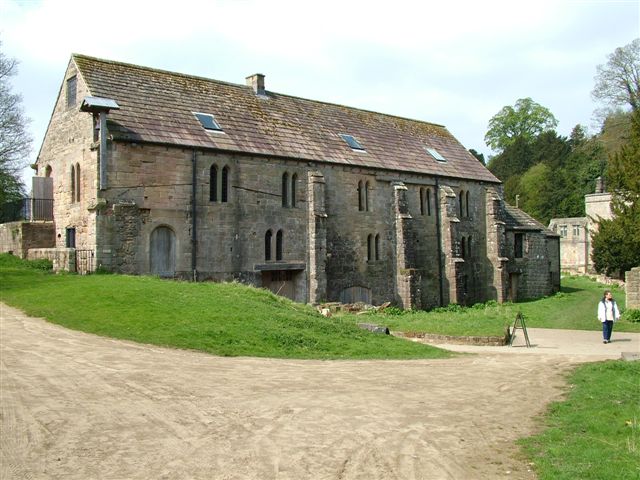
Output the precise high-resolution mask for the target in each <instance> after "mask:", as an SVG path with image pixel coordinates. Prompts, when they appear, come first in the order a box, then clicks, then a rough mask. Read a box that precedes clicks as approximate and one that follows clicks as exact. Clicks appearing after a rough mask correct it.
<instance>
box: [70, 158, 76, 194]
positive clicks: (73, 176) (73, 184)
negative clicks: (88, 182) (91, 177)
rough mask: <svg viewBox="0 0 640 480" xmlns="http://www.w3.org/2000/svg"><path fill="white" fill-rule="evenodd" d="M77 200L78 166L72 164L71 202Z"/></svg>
mask: <svg viewBox="0 0 640 480" xmlns="http://www.w3.org/2000/svg"><path fill="white" fill-rule="evenodd" d="M75 201H76V167H75V165H71V203H73V202H75Z"/></svg>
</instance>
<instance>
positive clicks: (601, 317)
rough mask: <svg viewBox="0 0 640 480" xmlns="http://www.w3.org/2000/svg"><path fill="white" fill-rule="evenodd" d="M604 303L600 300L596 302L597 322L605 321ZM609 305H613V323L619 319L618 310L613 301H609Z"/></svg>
mask: <svg viewBox="0 0 640 480" xmlns="http://www.w3.org/2000/svg"><path fill="white" fill-rule="evenodd" d="M604 303H605V302H603V301H602V300H600V301H599V302H598V320H600V321H601V322H604V321H605V320H606V319H607V317H606V311H605V306H604ZM610 303H612V304H613V321H614V322H615V321H616V320H619V319H620V310H619V309H618V304H617V303H616V301H615V300H613V301H611V302H610Z"/></svg>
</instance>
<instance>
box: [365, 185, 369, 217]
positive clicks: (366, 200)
mask: <svg viewBox="0 0 640 480" xmlns="http://www.w3.org/2000/svg"><path fill="white" fill-rule="evenodd" d="M364 210H365V212H368V211H369V182H367V183H365V184H364Z"/></svg>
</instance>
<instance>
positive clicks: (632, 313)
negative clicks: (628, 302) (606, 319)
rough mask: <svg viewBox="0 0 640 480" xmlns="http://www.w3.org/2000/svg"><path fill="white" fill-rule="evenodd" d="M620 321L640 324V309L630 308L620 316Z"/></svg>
mask: <svg viewBox="0 0 640 480" xmlns="http://www.w3.org/2000/svg"><path fill="white" fill-rule="evenodd" d="M620 320H623V321H625V322H640V309H638V308H630V309H629V310H627V311H626V312H624V313H623V314H622V316H621V317H620Z"/></svg>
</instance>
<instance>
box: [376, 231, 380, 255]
mask: <svg viewBox="0 0 640 480" xmlns="http://www.w3.org/2000/svg"><path fill="white" fill-rule="evenodd" d="M376 260H380V234H379V233H377V234H376Z"/></svg>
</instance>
